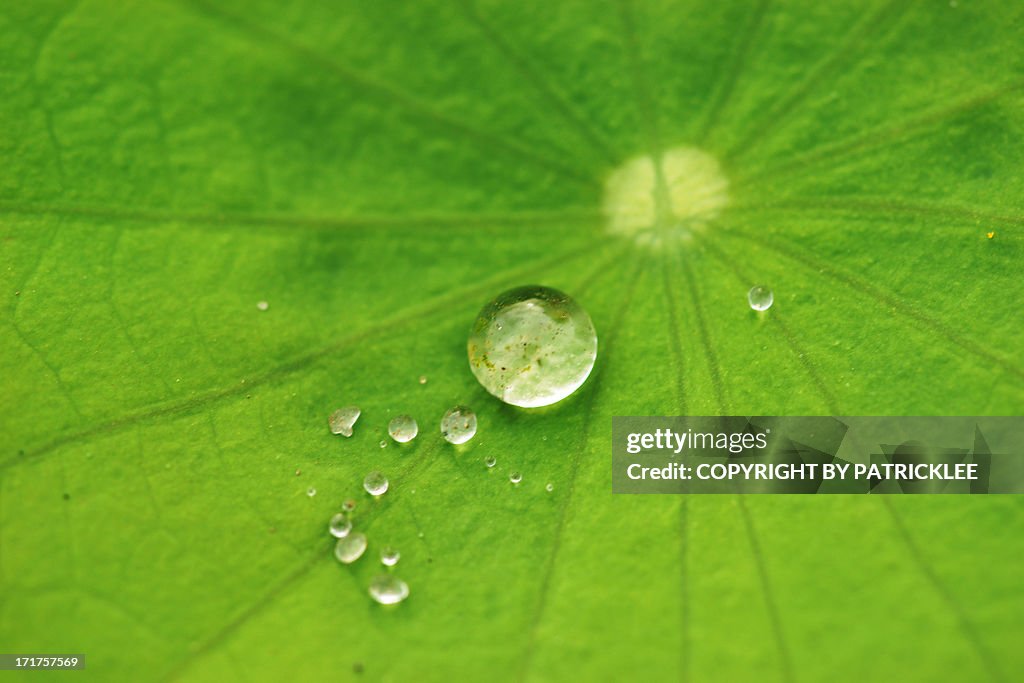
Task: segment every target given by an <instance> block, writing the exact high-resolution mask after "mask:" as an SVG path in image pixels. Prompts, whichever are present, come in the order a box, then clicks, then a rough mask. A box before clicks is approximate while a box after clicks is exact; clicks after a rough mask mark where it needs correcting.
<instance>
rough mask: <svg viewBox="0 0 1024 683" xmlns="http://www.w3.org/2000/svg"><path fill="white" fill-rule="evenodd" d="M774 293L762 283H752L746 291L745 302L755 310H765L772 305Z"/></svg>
mask: <svg viewBox="0 0 1024 683" xmlns="http://www.w3.org/2000/svg"><path fill="white" fill-rule="evenodd" d="M773 301H775V295H774V294H773V293H772V290H770V289H768V288H767V287H765V286H764V285H754V286H753V287H751V288H750V291H749V292H747V302H748V303H749V304H750V307H751V308H752V309H754V310H755V311H767V310H768V309H769V308H771V307H772V302H773Z"/></svg>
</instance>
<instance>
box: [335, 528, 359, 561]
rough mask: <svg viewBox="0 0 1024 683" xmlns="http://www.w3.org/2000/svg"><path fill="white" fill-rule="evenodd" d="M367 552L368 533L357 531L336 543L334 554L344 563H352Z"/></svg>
mask: <svg viewBox="0 0 1024 683" xmlns="http://www.w3.org/2000/svg"><path fill="white" fill-rule="evenodd" d="M365 552H366V534H364V533H361V532H359V531H356V532H355V533H351V534H349V535H348V536H345V537H344V538H339V539H338V542H337V543H335V544H334V556H335V557H336V558H338V562H341V563H342V564H352V563H353V562H355V561H356V560H358V559H359V558H360V557H362V556H363V553H365Z"/></svg>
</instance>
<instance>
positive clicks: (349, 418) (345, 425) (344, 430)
mask: <svg viewBox="0 0 1024 683" xmlns="http://www.w3.org/2000/svg"><path fill="white" fill-rule="evenodd" d="M360 414H361V413H360V410H359V408H358V407H356V406H345V407H344V408H338V409H337V410H335V411H334V412H333V413H331V416H330V417H329V418H327V424H328V425H330V427H331V434H341V435H342V436H352V427H353V426H354V425H355V423H356V420H358V419H359V415H360Z"/></svg>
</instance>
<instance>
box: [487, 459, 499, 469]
mask: <svg viewBox="0 0 1024 683" xmlns="http://www.w3.org/2000/svg"><path fill="white" fill-rule="evenodd" d="M497 463H498V461H497V460H495V459H494V458H484V464H485V465H487V466H488V467H494V466H495V465H496V464H497Z"/></svg>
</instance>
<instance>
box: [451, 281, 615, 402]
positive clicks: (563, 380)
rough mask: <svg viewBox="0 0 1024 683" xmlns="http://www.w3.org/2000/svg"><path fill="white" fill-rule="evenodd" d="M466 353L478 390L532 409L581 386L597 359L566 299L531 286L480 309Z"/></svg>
mask: <svg viewBox="0 0 1024 683" xmlns="http://www.w3.org/2000/svg"><path fill="white" fill-rule="evenodd" d="M467 351H468V354H469V367H470V369H471V370H472V371H473V374H474V375H475V376H476V378H477V380H479V382H480V384H481V385H482V386H483V387H484V389H486V390H487V391H489V392H490V393H491V394H493V395H494V396H497V397H498V398H499V399H501V400H502V401H504V402H505V403H509V404H511V405H514V406H520V407H523V408H536V407H539V406H546V405H551V404H552V403H556V402H558V401H561V400H562V399H563V398H565V397H566V396H568V395H569V394H571V393H572V392H574V391H576V389H578V388H579V387H580V386H581V385H582V384H583V383H584V382H585V381H586V380H587V377H589V376H590V371H591V370H592V369H593V368H594V361H595V359H596V358H597V332H595V331H594V324H593V322H591V320H590V316H589V315H587V312H586V311H584V310H583V308H582V307H581V306H580V305H579V304H578V303H576V301H575V300H574V299H573V298H572V297H570V296H569V295H568V294H565V293H564V292H560V291H558V290H557V289H551V288H550V287H540V286H536V285H531V286H528V287H518V288H516V289H511V290H509V291H507V292H504V293H502V294H500V295H498V296H497V297H496V298H495V299H494V300H493V301H491V302H490V303H488V304H487V305H486V306H484V307H483V309H482V310H481V311H480V313H479V315H477V318H476V322H475V323H473V328H472V329H471V330H470V334H469V341H468V343H467Z"/></svg>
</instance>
